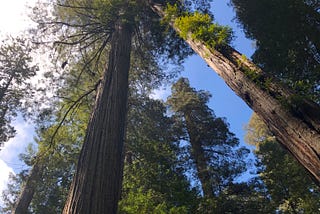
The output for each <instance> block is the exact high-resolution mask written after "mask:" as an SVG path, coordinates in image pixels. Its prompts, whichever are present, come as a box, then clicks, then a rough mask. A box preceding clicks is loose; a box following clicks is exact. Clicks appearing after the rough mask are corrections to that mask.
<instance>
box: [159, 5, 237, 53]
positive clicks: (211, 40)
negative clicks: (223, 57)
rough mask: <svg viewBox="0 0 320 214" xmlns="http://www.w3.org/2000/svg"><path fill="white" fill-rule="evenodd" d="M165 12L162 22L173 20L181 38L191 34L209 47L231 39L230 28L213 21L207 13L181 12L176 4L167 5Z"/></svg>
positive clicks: (226, 42)
mask: <svg viewBox="0 0 320 214" xmlns="http://www.w3.org/2000/svg"><path fill="white" fill-rule="evenodd" d="M165 12H166V16H165V18H164V22H169V23H170V22H173V23H174V25H175V26H176V27H177V28H178V29H179V35H180V36H181V37H182V38H183V39H186V38H187V37H188V36H191V38H192V39H195V40H199V41H202V42H204V43H205V44H206V45H207V46H208V47H210V48H222V47H224V46H226V45H228V44H230V42H231V40H232V37H233V35H232V30H231V28H229V27H226V26H221V25H219V24H215V23H213V19H212V17H211V16H210V15H209V14H205V13H201V12H197V11H196V12H194V13H189V12H184V13H181V12H179V10H178V7H177V5H174V6H172V5H168V6H167V8H166V11H165Z"/></svg>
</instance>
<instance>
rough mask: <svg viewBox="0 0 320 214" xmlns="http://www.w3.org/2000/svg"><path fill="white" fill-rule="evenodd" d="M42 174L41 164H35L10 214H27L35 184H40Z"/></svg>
mask: <svg viewBox="0 0 320 214" xmlns="http://www.w3.org/2000/svg"><path fill="white" fill-rule="evenodd" d="M42 172H43V168H42V166H41V163H39V162H36V163H35V164H34V165H33V167H32V169H31V171H30V174H29V176H28V178H27V181H26V183H25V185H24V187H23V189H22V192H21V194H20V196H19V198H18V201H17V202H16V205H15V207H14V208H13V210H12V214H25V213H28V207H29V205H30V203H31V200H32V198H33V195H34V193H35V189H36V185H37V182H40V178H41V175H42Z"/></svg>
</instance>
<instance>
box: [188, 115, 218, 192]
mask: <svg viewBox="0 0 320 214" xmlns="http://www.w3.org/2000/svg"><path fill="white" fill-rule="evenodd" d="M185 120H186V126H187V132H188V135H189V138H190V144H191V149H192V156H193V158H194V160H195V165H196V168H197V175H198V177H199V180H200V183H201V186H202V191H203V195H204V197H206V198H212V197H213V196H214V195H213V192H214V190H213V186H212V182H211V176H210V173H209V171H208V168H209V167H208V163H207V158H206V156H205V152H204V149H203V147H202V142H201V141H200V139H199V133H197V131H196V130H197V128H196V126H197V124H195V123H194V122H193V121H194V120H193V119H192V116H191V112H186V113H185Z"/></svg>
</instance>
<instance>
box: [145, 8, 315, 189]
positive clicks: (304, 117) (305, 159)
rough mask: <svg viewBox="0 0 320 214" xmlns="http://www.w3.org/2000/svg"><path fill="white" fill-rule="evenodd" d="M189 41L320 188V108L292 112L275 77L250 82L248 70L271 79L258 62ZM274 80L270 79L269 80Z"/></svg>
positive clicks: (306, 103)
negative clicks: (257, 64) (246, 71)
mask: <svg viewBox="0 0 320 214" xmlns="http://www.w3.org/2000/svg"><path fill="white" fill-rule="evenodd" d="M150 6H151V8H152V10H153V11H154V12H156V13H157V14H158V15H159V16H160V17H164V15H165V12H164V10H163V7H162V6H161V5H159V4H154V3H152V2H151V3H150ZM171 26H172V27H173V28H174V29H175V30H176V31H177V32H178V33H179V29H178V28H177V27H176V26H175V25H174V23H173V22H172V23H171ZM186 42H187V43H188V44H189V45H190V47H191V48H192V49H193V50H194V51H195V52H196V53H197V54H199V55H200V56H201V57H202V58H203V59H204V60H205V61H206V63H207V64H208V65H209V66H210V67H211V68H212V69H213V70H214V71H215V72H216V73H217V74H218V75H219V76H220V77H221V78H223V79H224V81H225V82H226V83H227V85H228V86H229V87H230V88H231V89H232V90H233V91H234V92H235V93H236V94H237V95H238V96H239V97H240V98H241V99H242V100H243V101H245V102H246V103H247V105H248V106H249V107H250V108H252V109H253V110H254V111H255V112H256V113H257V114H258V115H259V117H260V118H261V119H262V120H263V121H264V122H265V123H266V124H267V126H268V127H269V129H270V130H271V131H272V132H273V133H274V135H275V136H276V137H277V139H278V141H279V142H280V143H281V144H283V145H284V146H285V147H286V148H287V149H288V150H289V151H290V152H291V153H292V154H293V155H294V157H295V158H296V159H297V160H298V161H299V162H300V163H301V164H302V165H303V166H304V167H305V168H306V169H307V170H308V171H309V172H310V174H311V175H312V177H313V179H314V181H315V182H316V184H317V185H318V186H320V107H319V105H317V104H316V103H313V102H312V101H310V100H306V99H300V100H299V105H297V106H296V107H294V109H290V106H289V107H288V106H287V105H286V104H288V103H289V104H290V99H291V98H292V97H294V96H295V95H294V94H293V93H292V92H291V91H290V90H288V89H287V88H285V87H284V86H283V85H282V84H281V83H279V82H278V81H276V80H275V79H274V78H272V81H271V82H270V81H268V86H267V87H266V86H263V84H264V83H263V84H262V85H261V84H259V82H257V81H254V80H252V79H250V77H249V76H248V75H247V74H246V73H245V69H250V70H251V71H255V72H257V73H258V74H259V77H260V78H259V79H261V81H266V80H267V79H268V78H271V77H268V76H267V75H266V74H265V73H264V72H263V71H262V70H261V69H260V68H258V67H257V66H256V65H255V64H254V63H252V62H250V61H249V60H246V59H244V58H243V57H242V55H241V54H240V53H239V52H237V51H236V50H234V49H233V48H232V47H225V48H224V49H222V50H221V51H217V50H213V49H212V48H208V47H206V45H205V44H204V43H203V42H201V41H196V40H193V39H191V37H188V38H187V39H186ZM269 80H270V79H269Z"/></svg>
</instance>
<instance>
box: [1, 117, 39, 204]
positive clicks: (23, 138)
mask: <svg viewBox="0 0 320 214" xmlns="http://www.w3.org/2000/svg"><path fill="white" fill-rule="evenodd" d="M13 125H14V127H15V129H16V130H17V135H16V136H15V137H14V138H12V139H10V140H9V141H8V142H6V143H5V144H4V147H3V148H1V151H0V205H1V204H2V200H1V195H2V191H3V190H4V189H6V186H7V182H8V178H9V173H10V172H12V173H18V172H20V171H21V170H22V169H25V168H26V166H25V165H24V164H23V163H22V162H21V161H20V160H19V157H18V156H19V154H20V153H22V152H24V151H25V149H26V146H27V145H28V144H29V143H31V142H32V141H33V135H34V128H33V126H32V125H31V124H28V123H27V122H24V121H23V120H22V119H21V118H20V119H18V120H16V121H15V122H14V124H13Z"/></svg>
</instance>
